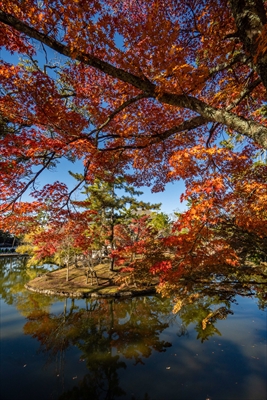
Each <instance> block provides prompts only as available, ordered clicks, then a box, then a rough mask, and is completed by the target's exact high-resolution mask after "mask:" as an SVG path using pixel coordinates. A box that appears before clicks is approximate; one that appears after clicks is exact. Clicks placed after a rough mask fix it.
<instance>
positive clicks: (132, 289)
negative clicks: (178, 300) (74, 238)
mask: <svg viewBox="0 0 267 400" xmlns="http://www.w3.org/2000/svg"><path fill="white" fill-rule="evenodd" d="M94 271H95V273H96V276H97V279H96V277H92V276H91V277H90V278H89V282H88V276H87V269H85V268H83V267H75V266H72V267H70V269H69V279H68V281H67V280H66V268H59V269H57V270H56V271H53V272H47V273H45V274H42V275H40V276H37V277H36V278H35V279H33V280H31V281H30V282H28V283H27V284H26V285H25V287H26V289H28V290H30V291H33V292H36V293H42V294H46V295H55V296H64V297H71V298H86V297H132V296H138V295H144V294H152V293H155V291H156V290H155V285H156V283H157V279H154V281H152V282H151V284H150V285H149V286H147V285H146V286H145V285H136V284H135V283H133V282H129V281H128V274H124V273H121V272H120V271H121V267H120V268H114V270H113V271H110V268H109V264H108V263H103V264H99V265H97V266H95V267H94Z"/></svg>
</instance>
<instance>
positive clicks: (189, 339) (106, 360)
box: [0, 258, 267, 400]
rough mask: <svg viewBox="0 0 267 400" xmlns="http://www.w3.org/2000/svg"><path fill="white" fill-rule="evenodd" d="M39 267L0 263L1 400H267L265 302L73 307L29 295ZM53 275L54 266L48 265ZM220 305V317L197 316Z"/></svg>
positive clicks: (152, 300)
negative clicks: (224, 312) (28, 284)
mask: <svg viewBox="0 0 267 400" xmlns="http://www.w3.org/2000/svg"><path fill="white" fill-rule="evenodd" d="M44 268H48V266H44V267H38V268H25V266H24V265H23V261H22V260H21V259H6V258H5V259H4V258H1V259H0V285H1V286H0V289H1V310H0V311H1V320H0V321H1V352H0V367H1V371H0V374H1V375H0V376H1V389H0V390H1V392H0V397H1V400H13V399H17V400H24V399H25V400H26V399H27V400H31V399H38V400H49V399H58V400H67V399H68V400H74V399H79V400H81V399H82V400H83V399H92V400H100V399H101V400H102V399H108V400H112V399H122V400H124V399H129V400H179V399H180V400H185V399H188V400H206V399H211V400H235V399H240V400H266V398H267V347H266V339H267V338H266V332H267V319H266V317H267V314H266V308H265V305H264V304H263V303H262V298H261V300H260V301H259V299H258V298H257V297H256V296H252V297H241V296H238V295H237V296H236V297H235V299H234V301H231V302H226V301H225V302H222V301H219V300H218V298H217V299H216V297H214V296H213V297H210V298H209V297H208V296H204V297H202V298H201V299H200V300H199V301H196V302H195V303H192V304H188V305H187V306H185V307H183V308H182V309H181V310H180V311H179V313H178V314H175V315H174V314H173V313H172V308H173V302H172V300H171V299H164V300H162V299H161V298H160V297H158V296H147V297H140V298H138V297H137V298H132V299H125V300H120V301H119V300H117V299H112V300H111V299H109V300H103V299H101V300H97V301H96V300H94V301H92V300H71V299H59V298H52V297H46V296H41V295H37V294H34V293H30V292H28V291H27V290H25V289H24V287H23V286H24V284H25V283H26V282H27V281H28V280H29V279H32V278H33V277H35V276H36V274H37V273H42V272H44V270H45V269H44ZM51 268H52V267H51ZM220 307H224V308H227V310H228V312H227V315H225V317H224V318H225V319H220V318H219V317H218V318H213V319H211V320H210V321H209V323H208V324H207V326H206V328H205V329H204V330H203V322H202V321H203V318H205V317H206V316H207V315H208V314H209V313H210V312H212V311H214V310H217V309H218V308H220Z"/></svg>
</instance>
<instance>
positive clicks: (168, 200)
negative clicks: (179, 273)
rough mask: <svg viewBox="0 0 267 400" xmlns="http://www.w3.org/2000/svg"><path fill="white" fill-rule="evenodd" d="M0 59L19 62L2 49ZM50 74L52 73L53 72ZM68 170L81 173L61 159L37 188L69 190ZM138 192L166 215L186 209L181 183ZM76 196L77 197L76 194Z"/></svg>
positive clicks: (79, 168) (71, 182)
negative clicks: (53, 186) (49, 186)
mask: <svg viewBox="0 0 267 400" xmlns="http://www.w3.org/2000/svg"><path fill="white" fill-rule="evenodd" d="M47 51H48V53H49V57H51V58H55V59H56V57H58V55H57V54H56V53H54V52H53V51H51V50H50V49H47ZM42 57H43V55H42V56H41V55H40V57H38V61H41V62H42ZM0 58H1V59H3V60H5V61H7V62H10V63H13V64H17V63H18V62H19V57H18V55H17V54H16V53H15V54H13V55H11V54H10V53H9V52H8V51H6V50H5V49H3V48H2V49H0ZM51 73H53V71H52V72H51ZM69 170H71V171H72V172H82V170H83V167H82V165H81V163H79V162H77V163H71V162H69V161H67V160H65V159H63V160H62V161H61V162H60V163H59V164H58V166H57V168H56V169H55V170H53V171H44V172H43V173H42V174H41V176H40V177H39V179H38V182H39V184H40V185H39V188H41V187H42V186H44V185H45V184H47V183H53V182H55V181H57V180H58V181H60V182H64V183H66V184H67V185H68V187H69V188H70V190H71V189H72V188H73V187H74V186H75V185H76V184H77V181H76V180H75V179H74V178H73V177H71V176H70V175H69V173H68V171H69ZM37 188H38V185H37ZM138 190H140V191H142V192H143V195H140V196H139V197H138V199H139V200H143V201H145V202H150V203H161V204H162V206H161V211H163V212H165V213H166V214H172V213H173V212H174V211H177V212H181V211H184V210H185V208H186V206H185V204H181V203H180V196H181V194H182V192H183V191H184V184H183V182H182V181H179V182H176V183H169V184H167V185H166V187H165V190H164V191H163V192H159V193H151V188H148V187H141V188H138ZM27 193H28V192H27ZM27 193H26V194H25V195H23V197H22V201H31V198H30V197H29V196H28V194H27ZM76 196H78V192H77V195H76ZM73 198H75V195H74V196H73ZM78 198H79V197H78Z"/></svg>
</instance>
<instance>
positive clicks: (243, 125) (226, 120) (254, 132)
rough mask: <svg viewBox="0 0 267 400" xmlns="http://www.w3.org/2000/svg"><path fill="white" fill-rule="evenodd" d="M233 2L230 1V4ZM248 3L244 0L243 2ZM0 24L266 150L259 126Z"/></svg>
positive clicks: (13, 21) (9, 19)
mask: <svg viewBox="0 0 267 400" xmlns="http://www.w3.org/2000/svg"><path fill="white" fill-rule="evenodd" d="M233 1H234V0H232V3H233ZM247 1H248V0H247ZM0 22H3V23H4V24H7V25H9V26H11V27H13V28H14V29H16V30H18V31H19V32H22V33H24V34H26V35H27V36H29V37H31V38H33V39H36V40H37V41H39V42H41V43H43V44H45V45H47V46H48V47H50V48H52V49H54V50H55V51H57V52H58V53H60V54H63V55H65V56H66V57H69V58H75V59H76V60H78V61H81V62H83V63H84V64H86V65H89V66H91V67H93V68H96V69H97V70H99V71H102V72H103V73H105V74H107V75H109V76H112V77H113V78H116V79H119V80H121V81H123V82H125V83H128V84H130V85H132V86H134V87H135V88H137V89H139V90H141V91H142V92H143V93H144V94H145V95H147V96H148V97H153V98H155V99H157V100H158V101H159V102H161V103H164V104H168V105H171V106H174V107H179V108H185V109H189V110H191V111H194V112H196V113H198V114H200V115H201V116H202V117H203V118H204V119H205V120H207V121H210V122H218V123H220V124H222V125H225V126H226V127H227V128H229V129H232V130H234V131H236V132H238V133H240V134H242V135H244V136H246V137H248V138H250V139H252V140H253V141H254V142H255V143H257V144H258V145H259V146H261V147H263V148H265V149H267V127H266V126H263V125H261V124H259V123H258V122H255V121H252V120H247V119H245V118H243V117H239V116H237V115H235V114H233V113H231V112H228V111H226V110H225V109H217V108H215V107H212V106H210V105H208V104H206V103H205V102H203V101H201V100H198V99H197V98H195V97H192V96H187V95H186V94H183V95H178V94H174V93H167V92H165V93H161V94H159V93H158V91H157V87H156V85H155V84H153V83H151V82H150V81H149V80H148V79H146V78H145V77H143V76H142V77H140V76H136V75H134V74H132V73H130V72H127V71H125V70H123V69H121V68H117V67H115V66H113V65H111V64H110V63H108V62H106V61H103V60H100V59H99V58H97V57H95V56H93V55H90V54H85V53H82V52H79V51H78V50H75V51H73V50H71V48H70V46H67V45H64V44H62V43H60V42H58V41H57V40H55V39H53V38H52V37H49V36H47V35H45V34H43V33H41V32H38V31H37V30H36V29H34V28H32V27H30V26H28V25H27V24H25V23H24V22H22V21H20V20H19V19H18V18H16V17H14V16H12V15H10V14H7V13H5V12H3V11H0ZM266 87H267V68H266Z"/></svg>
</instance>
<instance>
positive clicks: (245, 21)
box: [229, 0, 267, 89]
mask: <svg viewBox="0 0 267 400" xmlns="http://www.w3.org/2000/svg"><path fill="white" fill-rule="evenodd" d="M229 3H230V7H231V10H232V14H233V16H234V19H235V23H236V27H237V34H238V37H239V38H240V40H241V42H242V43H243V46H244V49H245V51H246V52H247V53H248V54H249V55H250V56H251V58H252V62H253V63H254V65H255V68H256V70H257V72H258V74H259V76H260V77H261V80H262V83H263V84H264V86H265V88H266V89H267V52H265V54H260V53H259V51H258V46H259V42H258V38H259V36H260V35H261V33H262V30H263V26H264V25H265V24H266V23H267V17H266V13H265V9H264V4H263V1H262V0H230V1H229Z"/></svg>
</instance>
